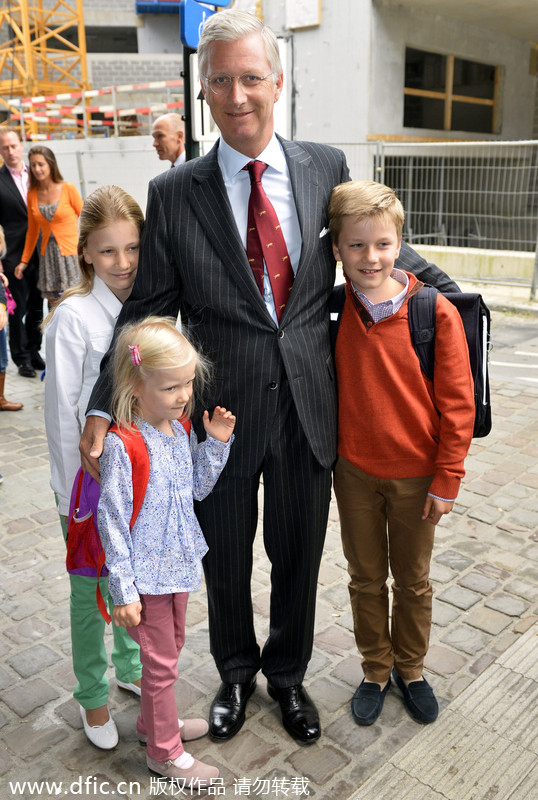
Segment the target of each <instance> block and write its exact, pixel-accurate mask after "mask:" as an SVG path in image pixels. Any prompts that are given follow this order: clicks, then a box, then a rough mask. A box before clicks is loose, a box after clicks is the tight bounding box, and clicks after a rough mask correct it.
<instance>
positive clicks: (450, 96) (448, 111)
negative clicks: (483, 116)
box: [404, 45, 501, 133]
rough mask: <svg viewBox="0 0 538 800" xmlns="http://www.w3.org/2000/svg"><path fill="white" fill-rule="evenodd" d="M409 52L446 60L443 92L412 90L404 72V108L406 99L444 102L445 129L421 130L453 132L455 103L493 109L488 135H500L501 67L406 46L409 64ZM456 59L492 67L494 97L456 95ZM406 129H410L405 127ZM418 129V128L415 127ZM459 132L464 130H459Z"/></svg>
mask: <svg viewBox="0 0 538 800" xmlns="http://www.w3.org/2000/svg"><path fill="white" fill-rule="evenodd" d="M408 50H416V51H417V52H419V53H432V54H434V55H439V56H442V57H443V58H445V60H446V65H445V90H444V91H443V92H437V91H432V90H430V89H412V88H410V87H407V86H406V85H405V70H404V107H405V97H424V98H429V99H433V100H442V101H443V104H444V113H443V128H424V129H422V128H421V130H444V131H448V132H451V131H452V130H453V129H452V127H451V125H452V106H453V104H454V103H468V104H469V105H481V106H488V107H490V108H492V115H491V131H488V133H498V132H499V131H498V112H499V85H500V75H501V68H500V66H499V65H495V64H486V62H485V61H474V62H473V61H472V60H471V59H470V58H465V59H463V57H461V56H455V55H454V54H448V53H435V51H433V50H423V49H422V48H419V47H413V46H411V45H406V47H405V63H407V51H408ZM456 58H460V59H461V60H465V61H470V62H471V63H475V64H485V65H486V66H488V67H491V68H492V69H493V70H494V79H493V97H492V98H486V97H471V96H470V95H461V94H454V63H455V60H456ZM404 127H409V126H406V125H404ZM413 127H416V126H413ZM458 130H462V129H461V128H458ZM465 132H466V133H477V131H469V130H466V131H465Z"/></svg>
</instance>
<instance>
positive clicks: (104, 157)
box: [26, 136, 170, 210]
mask: <svg viewBox="0 0 538 800" xmlns="http://www.w3.org/2000/svg"><path fill="white" fill-rule="evenodd" d="M152 141H153V140H152V138H151V136H136V137H132V138H118V139H70V140H66V139H63V140H58V141H56V140H55V141H52V142H45V144H46V145H47V147H50V149H51V150H52V151H53V152H54V155H55V156H56V160H57V161H58V166H59V167H60V171H61V173H62V175H63V177H64V179H65V180H66V181H69V182H70V183H74V184H75V186H76V187H77V189H78V190H79V191H80V193H81V195H82V197H87V195H88V194H90V192H92V191H93V189H96V188H97V187H98V186H102V185H104V184H107V183H114V184H116V185H117V186H121V188H122V189H125V191H126V192H129V194H131V195H132V196H133V197H134V198H135V200H136V201H137V202H138V203H139V204H140V206H141V208H142V210H145V208H146V200H147V191H148V183H149V181H150V179H151V178H154V177H155V176H156V175H158V174H159V173H160V172H163V171H164V170H165V169H167V168H169V167H170V163H169V162H168V161H159V159H158V158H157V155H156V153H155V150H154V149H153V147H152ZM30 146H31V145H30V144H28V145H27V147H26V150H28V149H29V148H30Z"/></svg>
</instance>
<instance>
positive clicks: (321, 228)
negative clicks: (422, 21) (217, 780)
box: [81, 10, 439, 742]
mask: <svg viewBox="0 0 538 800" xmlns="http://www.w3.org/2000/svg"><path fill="white" fill-rule="evenodd" d="M198 54H199V69H200V75H201V76H202V89H203V92H204V94H205V98H206V100H207V102H208V104H209V106H210V109H211V113H212V115H213V117H214V119H215V122H216V123H217V125H218V126H219V128H220V131H221V139H220V140H219V142H218V143H217V144H216V145H215V147H214V148H213V149H212V151H211V152H210V153H209V154H208V155H206V156H204V157H202V158H199V159H196V160H194V161H190V162H187V164H185V165H184V166H181V167H179V168H176V169H175V170H170V171H166V172H165V173H164V174H162V175H160V176H158V177H157V178H156V179H155V180H153V181H152V182H151V183H150V188H149V198H148V206H147V221H146V224H145V227H144V232H143V236H142V242H141V252H140V265H139V271H138V276H137V280H136V283H135V286H134V289H133V293H132V295H131V297H130V299H129V300H128V301H127V302H126V303H125V305H124V307H123V310H122V312H121V314H120V318H119V320H118V326H120V325H122V324H123V323H125V322H126V321H128V320H131V319H135V318H140V317H142V316H145V315H146V314H148V313H153V314H164V315H175V314H177V312H178V309H179V310H180V311H181V315H182V319H183V322H184V323H185V324H186V325H187V326H188V330H189V333H190V335H191V337H193V339H194V340H195V341H196V342H197V343H198V344H199V345H200V346H201V347H202V349H203V351H204V352H205V354H206V355H207V356H209V358H210V359H211V360H212V361H213V364H214V367H215V380H214V386H213V396H212V397H208V398H207V402H206V404H207V407H209V406H210V405H211V403H215V402H217V401H218V403H219V404H223V405H224V406H225V407H226V408H231V409H232V410H233V411H234V413H235V414H236V416H237V426H236V441H235V443H234V446H233V448H232V451H231V453H230V458H229V461H228V464H227V466H226V468H225V470H224V472H223V473H222V475H221V477H220V479H219V481H218V483H217V485H216V487H215V489H214V490H213V492H212V493H211V495H210V496H209V497H208V498H207V499H206V500H204V501H203V502H202V503H201V504H200V507H199V516H200V521H201V525H202V529H203V531H204V534H205V536H206V539H207V542H208V544H209V553H208V555H207V556H206V558H205V559H204V563H205V573H206V583H207V591H208V601H209V629H210V642H211V652H212V654H213V656H214V658H215V662H216V664H217V667H218V669H219V672H220V675H221V678H222V684H221V686H220V689H219V691H218V692H217V695H216V696H215V699H214V700H213V703H212V706H211V711H210V734H211V736H212V737H213V738H214V739H217V740H225V739H229V738H230V737H231V736H233V735H235V733H237V731H238V730H239V729H240V728H241V726H242V724H243V722H244V719H245V707H246V703H247V700H248V698H249V697H250V695H251V694H252V692H253V691H254V689H255V686H256V674H257V672H258V671H259V670H260V669H261V670H262V671H263V673H264V675H265V676H266V678H267V681H268V691H269V694H270V695H271V696H272V697H273V698H275V699H276V700H277V701H278V702H279V705H280V709H281V712H282V721H283V724H284V726H285V728H286V730H287V731H288V732H289V733H290V734H291V735H292V736H293V737H295V738H296V739H297V740H300V741H303V742H312V741H315V740H316V739H318V738H319V736H320V723H319V717H318V713H317V710H316V707H315V705H314V703H313V702H312V700H311V699H310V697H309V696H308V694H307V693H306V691H305V690H304V688H303V685H302V682H303V676H304V674H305V671H306V668H307V665H308V662H309V659H310V656H311V652H312V641H313V630H314V609H315V598H316V583H317V575H318V569H319V564H320V559H321V554H322V548H323V542H324V536H325V528H326V523H327V515H328V508H329V500H330V486H331V466H332V464H333V462H334V460H335V455H336V398H335V384H334V376H333V365H332V360H331V353H330V346H329V335H328V325H329V320H328V311H327V300H328V297H329V293H330V291H331V288H332V285H333V283H334V277H335V262H334V258H333V255H332V249H331V242H330V237H329V235H328V230H327V212H326V210H327V205H328V201H329V197H330V194H331V191H332V189H333V187H334V186H335V185H336V184H338V183H341V182H342V181H346V180H348V179H349V173H348V168H347V165H346V161H345V157H344V155H343V153H342V152H341V151H339V150H336V149H334V148H331V147H327V146H325V145H320V144H313V143H308V142H289V141H285V140H282V139H281V138H279V137H276V136H275V135H274V132H273V106H274V103H275V102H276V101H277V100H278V98H279V95H280V92H281V89H282V80H283V76H282V68H281V65H280V59H279V56H278V45H277V42H276V38H275V36H274V34H273V32H272V31H271V30H270V29H268V28H267V27H266V26H264V25H263V24H262V23H261V22H260V21H259V20H258V19H257V18H256V17H254V16H253V15H251V14H248V13H245V12H241V11H233V10H230V11H223V12H220V13H218V14H216V15H214V16H213V17H211V18H210V20H209V21H208V22H207V23H206V26H205V28H204V31H203V34H202V37H201V40H200V46H199V51H198ZM258 157H259V158H260V160H262V161H264V162H265V163H267V164H268V167H267V169H266V171H265V172H264V174H263V179H262V184H263V186H264V189H265V191H266V193H267V195H268V196H269V198H270V200H271V203H272V204H273V206H274V208H275V211H276V213H277V216H278V219H279V222H280V224H281V227H282V231H283V233H284V239H285V241H286V246H287V250H288V253H289V256H290V260H291V264H292V267H293V272H294V275H295V278H294V283H293V288H292V290H291V293H290V297H289V301H288V303H287V305H286V308H285V310H284V313H283V316H282V318H281V320H280V322H277V316H276V312H275V307H274V302H273V297H272V293H271V285H270V281H269V280H268V276H267V274H266V275H265V283H264V293H263V295H262V293H261V292H260V289H259V288H258V286H257V283H256V280H255V278H254V276H253V273H252V270H251V267H250V265H249V261H248V259H247V256H246V252H245V245H246V227H247V207H248V200H249V194H250V181H249V176H248V173H247V172H245V171H244V169H243V168H244V167H245V165H246V164H247V163H248V162H249V161H251V160H252V159H257V158H258ZM407 255H408V257H409V260H408V261H406V264H405V267H406V268H411V269H413V264H414V265H415V269H417V268H419V269H420V266H421V267H422V269H423V270H424V269H426V270H428V269H431V270H432V276H434V275H435V271H436V268H435V267H430V266H429V265H427V264H426V262H424V261H423V260H421V259H420V258H419V256H418V255H417V254H416V253H414V252H413V251H412V250H410V249H409V250H408V253H407ZM419 262H422V263H421V265H420V263H419ZM437 272H439V271H437ZM432 276H430V275H428V276H427V277H428V278H429V279H430V280H431V277H432ZM105 382H106V380H105V378H104V376H103V375H102V376H101V379H100V381H99V382H98V384H97V386H96V389H95V391H94V395H93V396H92V400H91V403H90V408H93V409H98V408H106V397H107V395H106V392H104V391H103V384H104V383H105ZM95 420H96V418H95V417H90V418H89V421H88V423H87V426H86V429H85V434H84V436H83V440H82V443H81V450H82V451H83V454H86V455H87V454H88V453H90V451H91V452H92V453H93V455H95V454H98V453H99V452H100V448H101V439H102V436H103V435H104V434H103V430H102V429H103V427H104V428H105V429H106V424H103V423H102V421H101V422H95ZM94 466H95V464H94ZM262 474H263V490H264V517H263V536H264V543H265V548H266V552H267V555H268V557H269V560H270V562H271V603H270V630H269V636H268V638H267V641H266V642H265V644H264V645H263V648H262V650H261V652H260V648H259V646H258V643H257V641H256V634H255V631H254V625H253V610H252V600H251V590H250V579H251V571H252V543H253V539H254V535H255V532H256V525H257V516H258V505H257V498H258V488H259V483H260V477H261V475H262Z"/></svg>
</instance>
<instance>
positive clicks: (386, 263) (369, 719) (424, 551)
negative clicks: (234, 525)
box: [329, 181, 474, 725]
mask: <svg viewBox="0 0 538 800" xmlns="http://www.w3.org/2000/svg"><path fill="white" fill-rule="evenodd" d="M329 220H330V221H329V226H330V231H331V235H332V240H333V251H334V254H335V257H336V258H337V259H338V260H339V261H341V262H342V264H343V268H344V273H345V278H346V289H345V302H344V306H343V310H342V313H341V317H340V325H339V328H338V335H337V339H336V348H335V362H336V373H337V383H338V420H339V421H338V462H337V464H336V468H335V477H334V487H335V493H336V499H337V502H338V510H339V514H340V525H341V534H342V543H343V549H344V554H345V556H346V558H347V560H348V571H349V575H350V582H349V593H350V598H351V607H352V611H353V622H354V629H355V639H356V642H357V647H358V649H359V651H360V653H361V654H362V657H363V661H362V666H363V671H364V680H363V681H362V683H361V684H360V686H359V687H358V689H357V691H356V692H355V694H354V696H353V699H352V701H351V711H352V714H353V716H354V718H355V720H356V722H357V723H358V724H359V725H371V724H372V723H373V722H375V720H376V719H377V718H378V716H379V714H380V713H381V709H382V708H383V702H384V699H385V695H386V693H387V691H388V689H389V687H390V683H391V671H392V678H393V680H394V681H395V683H396V685H397V686H398V687H399V689H400V690H401V692H402V695H403V699H404V702H405V704H406V706H407V709H408V710H409V712H410V713H411V715H412V716H413V717H414V719H416V720H417V721H418V722H423V723H427V722H433V721H434V720H435V719H436V718H437V714H438V704H437V700H436V698H435V695H434V693H433V689H432V688H431V686H430V685H429V683H428V682H427V681H426V679H425V678H424V677H423V674H422V669H423V663H424V657H425V655H426V652H427V650H428V642H429V634H430V627H431V610H432V587H431V584H430V581H429V569H430V559H431V554H432V549H433V538H434V530H435V525H436V523H437V522H438V521H439V520H440V518H441V516H442V515H443V514H448V513H449V512H450V511H451V510H452V507H453V505H454V501H455V499H456V496H457V494H458V490H459V486H460V481H461V478H462V476H463V475H464V469H463V462H464V459H465V456H466V455H467V451H468V450H469V446H470V444H471V437H472V433H473V422H474V395H473V384H472V377H471V371H470V366H469V357H468V350H467V343H466V339H465V333H464V330H463V325H462V322H461V319H460V316H459V313H458V311H457V310H456V308H455V307H454V306H453V305H452V304H451V303H450V302H449V301H448V300H447V299H446V298H444V297H443V296H442V295H441V294H438V296H437V317H436V338H435V368H434V379H433V382H431V381H429V380H428V379H427V378H426V377H425V376H424V374H423V373H422V371H421V369H420V365H419V361H418V357H417V355H416V353H415V351H414V349H413V344H412V342H411V335H410V332H409V321H408V308H407V303H408V299H409V298H410V297H411V295H413V294H414V293H416V292H417V291H418V290H419V289H420V288H421V286H422V285H423V284H422V283H421V282H420V281H419V280H417V278H416V277H415V276H414V275H412V274H411V273H409V272H404V271H402V270H399V269H395V268H394V262H395V260H396V258H397V257H398V253H399V248H400V243H401V234H402V228H403V221H404V211H403V208H402V205H401V203H400V201H399V200H398V199H397V197H396V195H395V194H394V192H393V191H392V190H391V189H389V188H388V187H387V186H383V185H382V184H379V183H375V182H370V181H352V182H349V183H345V184H341V185H340V186H337V187H336V188H335V189H334V190H333V193H332V197H331V202H330V205H329ZM389 564H390V569H391V572H392V576H393V584H392V591H393V604H392V624H391V625H389V599H388V586H387V578H388V571H389Z"/></svg>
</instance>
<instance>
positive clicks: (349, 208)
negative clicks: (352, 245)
mask: <svg viewBox="0 0 538 800" xmlns="http://www.w3.org/2000/svg"><path fill="white" fill-rule="evenodd" d="M344 217H360V218H364V217H372V218H373V219H380V220H383V221H388V222H392V224H393V225H394V227H395V228H396V233H397V234H398V238H401V236H402V230H403V224H404V218H405V214H404V210H403V206H402V204H401V203H400V201H399V200H398V198H397V197H396V195H395V194H394V192H393V190H392V189H390V188H389V187H388V186H385V184H383V183H377V181H348V182H347V183H341V184H340V185H339V186H335V188H334V189H333V191H332V195H331V200H330V202H329V230H330V232H331V237H332V240H333V242H334V243H335V244H338V239H339V237H340V233H341V232H342V223H343V218H344Z"/></svg>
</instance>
